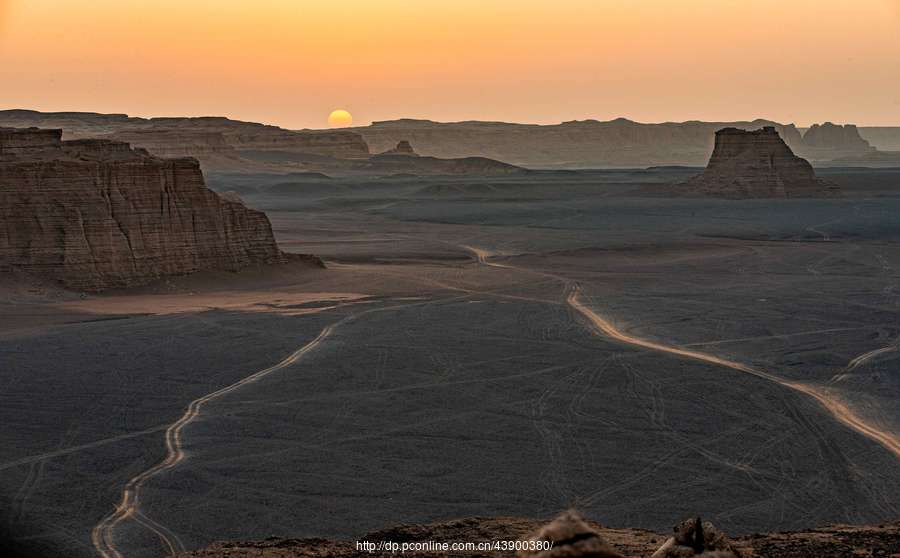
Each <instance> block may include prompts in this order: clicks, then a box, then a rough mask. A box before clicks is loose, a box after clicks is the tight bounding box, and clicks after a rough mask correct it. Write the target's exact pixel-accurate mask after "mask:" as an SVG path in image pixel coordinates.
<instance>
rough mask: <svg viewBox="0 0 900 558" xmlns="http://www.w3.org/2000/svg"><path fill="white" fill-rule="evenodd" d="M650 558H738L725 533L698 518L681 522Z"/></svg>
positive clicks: (738, 555)
mask: <svg viewBox="0 0 900 558" xmlns="http://www.w3.org/2000/svg"><path fill="white" fill-rule="evenodd" d="M674 531H675V533H674V535H673V536H671V537H669V539H668V540H666V542H665V543H664V544H663V545H662V546H661V547H660V548H659V550H657V551H656V552H654V553H653V556H651V557H650V558H691V557H694V556H696V557H697V558H740V554H739V553H738V551H737V549H736V548H735V547H734V545H732V544H731V541H730V540H728V537H726V536H725V533H723V532H721V531H719V530H718V529H716V528H715V526H714V525H713V524H712V523H710V522H708V521H701V520H700V518H699V517H697V518H692V519H688V520H686V521H682V522H681V523H679V524H678V525H676V526H675V529H674Z"/></svg>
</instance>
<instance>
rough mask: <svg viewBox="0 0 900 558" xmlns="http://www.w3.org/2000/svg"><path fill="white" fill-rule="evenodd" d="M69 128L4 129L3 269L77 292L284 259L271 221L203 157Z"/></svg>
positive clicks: (0, 139)
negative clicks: (210, 181) (212, 173)
mask: <svg viewBox="0 0 900 558" xmlns="http://www.w3.org/2000/svg"><path fill="white" fill-rule="evenodd" d="M61 137H62V132H61V130H34V129H30V130H10V129H4V130H0V223H2V225H0V268H2V269H17V270H21V271H25V272H27V273H30V274H34V275H39V276H43V277H49V278H52V279H55V280H58V281H60V282H62V283H63V284H64V285H65V286H67V287H69V288H73V289H77V290H87V291H97V290H103V289H108V288H114V287H127V286H133V285H138V284H142V283H146V282H149V281H151V280H153V279H155V278H158V277H163V276H169V275H182V274H187V273H192V272H196V271H201V270H211V269H218V270H239V269H241V268H243V267H246V266H249V265H251V264H256V263H280V262H283V261H285V256H284V255H283V254H282V253H281V251H280V250H279V249H278V247H277V245H276V243H275V240H274V237H273V234H272V228H271V225H270V223H269V220H268V218H267V217H266V216H265V214H264V213H262V212H259V211H255V210H252V209H248V208H247V207H245V206H244V205H243V204H242V203H240V202H239V201H237V200H235V199H223V198H222V197H220V196H219V195H217V194H216V193H214V192H212V191H211V190H209V189H207V188H206V186H205V184H204V180H203V174H202V173H201V172H200V166H199V164H198V162H197V161H196V160H195V159H190V158H179V159H162V158H158V157H155V156H152V155H150V154H149V153H148V152H147V151H146V150H143V149H132V148H131V147H130V146H129V145H128V144H127V143H123V142H117V141H111V140H74V141H62V139H61Z"/></svg>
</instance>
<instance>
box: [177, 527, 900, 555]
mask: <svg viewBox="0 0 900 558" xmlns="http://www.w3.org/2000/svg"><path fill="white" fill-rule="evenodd" d="M586 523H587V524H588V528H589V529H592V530H593V531H595V532H596V534H597V535H598V536H599V537H602V538H603V539H605V540H607V541H608V542H609V544H610V546H612V547H613V548H615V549H616V551H617V552H621V553H622V554H623V555H624V556H626V557H627V558H647V557H648V556H650V555H652V554H653V553H654V551H658V549H659V548H660V541H661V540H665V539H666V537H667V535H660V534H657V533H654V532H652V531H645V530H642V529H613V528H609V527H602V526H599V525H597V524H595V523H592V522H586ZM541 524H542V522H540V521H536V520H532V519H521V518H512V517H498V518H484V517H481V518H466V519H455V520H452V521H447V522H443V523H431V524H427V525H399V526H397V527H392V528H388V529H384V530H381V531H376V532H374V533H368V534H365V535H360V536H359V537H358V538H357V539H356V540H351V541H338V540H329V539H323V538H309V539H285V538H278V537H271V538H268V539H265V540H260V541H246V542H217V543H213V544H211V545H210V546H208V547H206V548H203V549H200V550H194V551H191V552H187V553H185V554H183V555H181V556H180V557H179V558H188V557H193V558H225V557H228V558H347V557H350V556H354V557H357V556H370V557H378V558H382V557H383V558H388V557H391V556H398V554H397V553H396V552H392V551H391V550H387V549H385V550H378V549H377V548H376V549H375V550H372V551H361V550H360V549H359V547H358V546H357V544H358V541H372V542H374V543H376V544H377V543H380V542H387V541H389V542H400V541H402V542H425V541H434V542H439V543H444V542H446V543H447V544H448V545H449V544H450V543H456V542H460V541H467V542H476V541H517V540H523V539H525V538H527V537H528V536H529V533H533V532H534V531H535V530H537V529H541ZM706 525H708V524H706ZM713 529H714V528H713ZM584 534H585V536H586V537H589V538H593V535H592V534H591V533H589V532H585V533H584ZM673 538H674V537H673ZM574 539H576V540H570V541H569V543H570V544H565V545H562V544H561V545H559V546H561V547H564V548H568V549H574V548H575V547H577V542H578V541H577V539H578V537H574ZM695 540H696V539H695ZM703 540H704V551H706V546H705V545H706V544H707V543H706V530H704V536H703ZM710 542H712V541H710ZM572 543H574V544H572ZM728 544H729V545H730V547H731V548H732V550H731V551H726V552H733V553H735V554H738V553H739V555H740V556H744V557H747V558H750V557H754V558H756V557H758V558H763V557H765V558H847V557H848V556H885V557H888V556H895V555H896V552H897V549H898V548H900V522H896V521H895V522H891V523H884V524H881V525H878V526H850V525H835V526H831V527H822V528H819V529H813V530H809V531H795V532H785V533H769V534H754V535H750V536H745V537H740V538H737V539H735V540H734V541H731V542H729V543H728ZM673 546H674V545H673ZM670 548H671V547H670ZM679 550H683V551H684V552H685V553H684V554H682V555H678V556H696V555H697V554H696V552H695V550H694V548H693V547H691V546H689V547H687V548H684V549H679ZM701 552H703V551H701ZM712 552H718V551H712ZM449 555H452V556H461V555H462V554H461V553H455V554H454V553H450V554H449ZM511 555H512V552H509V551H503V550H476V551H469V552H466V553H465V556H468V557H470V558H501V557H505V558H508V557H509V556H511ZM403 556H406V557H407V558H446V557H447V556H448V553H447V552H446V551H443V550H442V549H440V548H437V549H434V550H430V551H429V550H423V551H408V552H406V553H405V554H403ZM559 556H567V557H571V558H575V557H576V556H584V555H580V554H574V553H573V554H562V553H561V554H560V555H559ZM587 556H591V555H590V554H589V555H587ZM701 556H702V554H701ZM712 556H715V554H713V555H712ZM726 556H727V554H726ZM704 558H706V557H704Z"/></svg>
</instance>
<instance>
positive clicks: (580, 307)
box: [566, 287, 900, 458]
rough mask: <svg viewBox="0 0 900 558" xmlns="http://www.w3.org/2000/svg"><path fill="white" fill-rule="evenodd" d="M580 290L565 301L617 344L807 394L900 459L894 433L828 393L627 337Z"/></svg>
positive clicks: (899, 440)
mask: <svg viewBox="0 0 900 558" xmlns="http://www.w3.org/2000/svg"><path fill="white" fill-rule="evenodd" d="M578 295H579V289H578V287H575V288H574V289H572V291H571V292H570V293H569V296H568V298H567V299H566V300H567V302H568V303H569V306H571V307H572V308H573V309H574V310H575V311H577V312H578V313H579V314H581V315H582V316H584V317H585V318H587V320H588V321H589V322H590V324H591V325H592V326H593V328H594V329H595V330H596V331H597V332H599V333H601V334H603V335H606V336H607V337H610V338H612V339H615V340H617V341H621V342H623V343H627V344H629V345H635V346H637V347H644V348H646V349H651V350H654V351H659V352H664V353H669V354H673V355H678V356H682V357H685V358H690V359H693V360H699V361H702V362H707V363H710V364H717V365H720V366H725V367H727V368H731V369H732V370H737V371H740V372H745V373H747V374H751V375H753V376H756V377H758V378H762V379H765V380H768V381H770V382H774V383H776V384H779V385H782V386H784V387H787V388H790V389H792V390H795V391H798V392H800V393H804V394H806V395H809V396H810V397H813V398H814V399H815V400H816V401H818V402H819V403H820V404H821V405H822V406H823V407H824V408H825V409H826V410H827V411H828V412H829V413H831V415H832V416H833V417H834V418H835V419H836V420H837V421H838V422H840V423H842V424H844V425H845V426H848V427H850V428H852V429H853V430H855V431H856V432H858V433H860V434H862V435H863V436H866V437H867V438H869V439H871V440H873V441H875V442H878V443H879V444H881V445H882V446H884V447H885V448H886V449H887V450H888V451H890V452H891V453H893V454H894V455H895V456H896V457H898V458H900V438H898V437H897V436H896V435H895V434H893V433H891V432H885V431H883V430H880V429H878V428H877V427H875V426H872V425H870V424H868V423H867V422H866V421H865V420H864V419H862V418H861V417H859V416H858V415H857V414H856V413H854V412H853V411H852V410H850V408H849V407H847V405H845V404H844V403H842V402H840V401H837V400H835V399H834V398H832V397H831V396H829V395H828V393H826V392H825V391H822V390H820V389H818V388H816V387H814V386H809V385H806V384H801V383H799V382H792V381H789V380H785V379H783V378H779V377H778V376H776V375H774V374H770V373H769V372H766V371H764V370H760V369H757V368H753V367H752V366H747V365H746V364H742V363H740V362H735V361H733V360H729V359H726V358H722V357H718V356H716V355H712V354H708V353H702V352H700V351H694V350H691V349H684V348H681V347H675V346H671V345H665V344H662V343H657V342H655V341H650V340H647V339H642V338H640V337H635V336H634V335H630V334H628V333H625V332H623V331H621V330H619V329H618V328H616V327H615V326H614V325H613V324H612V323H610V322H609V321H608V320H606V319H605V318H603V317H602V316H600V315H599V314H597V313H596V312H594V311H593V310H592V309H591V308H589V307H588V306H586V305H585V304H584V303H582V302H581V299H580V298H579V296H578Z"/></svg>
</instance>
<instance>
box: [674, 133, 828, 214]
mask: <svg viewBox="0 0 900 558" xmlns="http://www.w3.org/2000/svg"><path fill="white" fill-rule="evenodd" d="M683 191H684V192H685V193H687V194H694V195H701V196H714V197H723V198H738V199H742V198H815V197H835V196H839V195H840V190H839V188H838V187H837V186H836V185H833V184H830V183H828V182H826V181H824V180H821V179H819V178H817V177H816V174H815V172H814V171H813V168H812V165H810V164H809V162H808V161H806V160H805V159H802V158H800V157H797V156H796V155H794V152H793V151H791V148H790V147H788V146H787V145H786V144H785V143H784V141H783V140H782V139H781V137H780V136H779V135H778V132H777V131H776V130H775V128H773V127H771V126H766V127H764V128H762V129H759V130H755V131H749V132H748V131H745V130H740V129H738V128H724V129H722V130H719V131H718V132H716V145H715V148H714V149H713V153H712V157H711V158H710V160H709V164H708V165H707V166H706V170H704V171H703V173H701V174H700V175H698V176H695V177H693V178H691V179H690V180H688V181H687V182H686V183H685V184H684V185H683Z"/></svg>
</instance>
